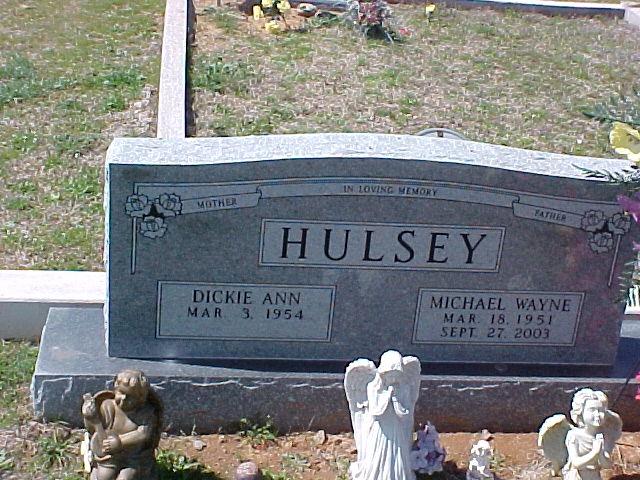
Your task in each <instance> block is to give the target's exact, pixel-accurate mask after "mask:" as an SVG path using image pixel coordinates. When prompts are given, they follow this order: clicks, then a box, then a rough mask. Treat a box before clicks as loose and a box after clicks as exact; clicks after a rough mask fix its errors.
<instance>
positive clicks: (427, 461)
mask: <svg viewBox="0 0 640 480" xmlns="http://www.w3.org/2000/svg"><path fill="white" fill-rule="evenodd" d="M417 436H418V439H417V440H416V441H415V442H414V444H413V449H412V450H411V469H412V470H413V471H414V472H417V473H426V474H427V475H431V474H433V473H434V472H441V471H442V464H443V463H444V459H445V457H446V455H447V452H446V451H445V449H444V448H442V445H441V444H440V435H439V434H438V430H436V427H435V426H434V425H433V424H432V423H431V422H427V424H426V425H425V426H424V428H421V429H420V430H418V435H417Z"/></svg>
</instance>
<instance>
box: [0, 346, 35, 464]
mask: <svg viewBox="0 0 640 480" xmlns="http://www.w3.org/2000/svg"><path fill="white" fill-rule="evenodd" d="M37 356H38V348H37V347H36V346H35V345H33V344H31V343H28V342H11V341H3V340H0V428H6V427H10V426H12V425H15V424H16V423H17V422H19V421H20V420H21V419H23V418H24V417H25V415H26V411H25V409H24V406H25V405H26V404H27V403H28V389H29V382H30V381H31V376H32V375H33V369H34V368H35V364H36V357H37ZM5 461H6V458H5ZM2 463H3V461H2V456H0V465H1V464H2Z"/></svg>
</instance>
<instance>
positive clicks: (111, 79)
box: [94, 65, 146, 90]
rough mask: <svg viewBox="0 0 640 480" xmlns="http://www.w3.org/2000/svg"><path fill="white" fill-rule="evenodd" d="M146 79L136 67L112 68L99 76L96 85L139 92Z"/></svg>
mask: <svg viewBox="0 0 640 480" xmlns="http://www.w3.org/2000/svg"><path fill="white" fill-rule="evenodd" d="M145 80H146V77H145V76H144V75H143V74H142V73H140V69H139V67H137V66H136V65H133V66H128V67H125V68H118V67H115V68H110V69H109V70H107V71H106V72H105V73H102V74H100V75H98V77H97V78H96V79H95V80H94V81H95V82H96V83H98V84H100V85H103V86H105V87H110V88H122V87H128V88H131V89H134V90H139V89H140V88H142V86H143V85H144V82H145Z"/></svg>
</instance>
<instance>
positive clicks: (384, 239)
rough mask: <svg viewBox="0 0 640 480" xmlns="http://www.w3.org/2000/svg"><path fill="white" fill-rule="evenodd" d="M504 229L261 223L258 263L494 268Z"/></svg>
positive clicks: (385, 224) (450, 268)
mask: <svg viewBox="0 0 640 480" xmlns="http://www.w3.org/2000/svg"><path fill="white" fill-rule="evenodd" d="M503 238H504V228H501V227H484V226H464V225H424V224H396V223H364V222H322V221H307V220H274V219H265V220H263V222H262V232H261V248H260V264H261V265H296V266H307V267H334V268H391V269H433V270H469V271H488V272H495V271H497V270H498V267H499V263H500V254H501V251H502V242H503Z"/></svg>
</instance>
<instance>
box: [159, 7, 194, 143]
mask: <svg viewBox="0 0 640 480" xmlns="http://www.w3.org/2000/svg"><path fill="white" fill-rule="evenodd" d="M188 4H189V2H188V0H167V4H166V10H165V17H164V30H163V36H162V59H161V64H160V85H159V88H158V128H157V136H158V138H184V137H185V135H186V131H187V130H186V128H187V120H186V99H187V96H186V95H187V28H188V12H189V5H188Z"/></svg>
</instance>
